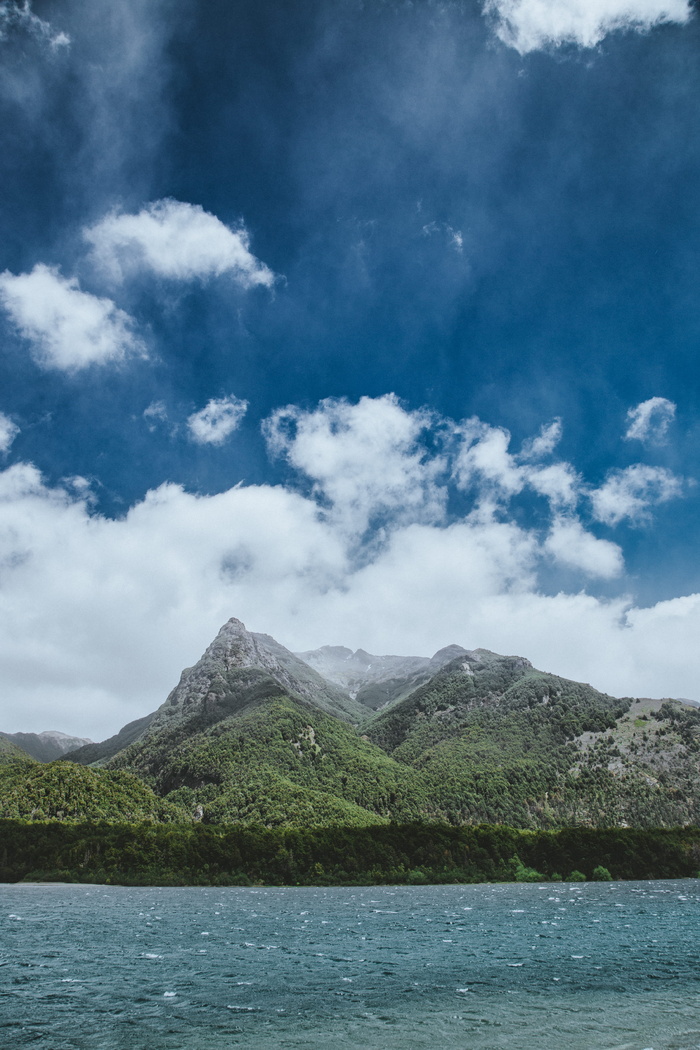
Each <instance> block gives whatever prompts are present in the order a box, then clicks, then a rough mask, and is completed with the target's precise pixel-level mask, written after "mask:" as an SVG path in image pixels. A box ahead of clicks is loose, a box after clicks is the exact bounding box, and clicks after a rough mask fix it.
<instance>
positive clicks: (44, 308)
mask: <svg viewBox="0 0 700 1050" xmlns="http://www.w3.org/2000/svg"><path fill="white" fill-rule="evenodd" d="M0 303H2V305H3V306H4V308H5V310H6V311H7V313H8V314H9V316H10V318H11V319H12V321H13V322H14V324H15V326H16V328H17V330H18V331H19V333H20V334H21V335H22V336H23V337H24V338H25V339H27V340H28V341H29V342H30V343H31V347H32V353H33V356H34V358H35V359H36V361H37V363H38V364H39V365H41V366H42V367H43V368H55V369H59V370H60V371H64V372H76V371H78V370H79V369H81V368H85V367H87V366H88V365H94V364H99V365H102V364H106V363H107V362H111V361H120V360H122V359H123V358H124V357H126V356H127V355H128V354H132V353H144V347H143V344H142V343H141V341H140V340H139V339H138V338H137V336H136V335H135V334H134V330H133V329H134V322H133V320H132V318H131V317H129V315H128V314H127V313H125V312H124V311H123V310H120V309H118V307H117V306H116V305H115V303H113V302H112V300H111V299H103V298H100V297H98V296H96V295H91V294H90V293H89V292H83V291H81V289H80V288H79V286H78V282H77V280H76V279H75V278H67V277H62V276H61V274H60V272H59V271H58V270H57V269H55V268H53V267H49V266H44V265H43V264H42V263H39V264H37V265H36V266H35V267H34V269H33V270H32V272H31V273H23V274H18V275H15V274H11V273H9V271H7V270H6V271H5V272H4V273H3V274H0Z"/></svg>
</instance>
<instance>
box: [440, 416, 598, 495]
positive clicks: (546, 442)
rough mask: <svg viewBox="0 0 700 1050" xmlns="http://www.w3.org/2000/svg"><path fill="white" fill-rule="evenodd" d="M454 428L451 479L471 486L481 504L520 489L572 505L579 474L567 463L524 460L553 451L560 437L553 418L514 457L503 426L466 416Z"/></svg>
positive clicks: (462, 485)
mask: <svg viewBox="0 0 700 1050" xmlns="http://www.w3.org/2000/svg"><path fill="white" fill-rule="evenodd" d="M458 433H459V434H460V435H461V438H462V444H461V448H460V450H459V452H458V454H457V456H456V458H455V462H454V466H453V476H454V479H455V481H456V483H457V485H458V486H459V487H460V488H462V489H465V490H466V489H470V488H471V489H474V488H475V489H476V490H477V491H478V492H479V494H480V499H481V501H482V504H483V505H484V506H486V507H493V506H495V505H497V504H498V503H502V502H507V501H509V500H510V499H512V497H513V496H516V495H517V494H518V493H520V492H522V491H523V489H525V488H531V489H533V490H534V491H535V492H538V493H539V494H540V495H541V496H545V497H546V498H547V499H548V500H549V502H550V504H551V505H552V507H554V508H555V509H561V508H572V507H574V506H575V505H576V502H577V500H578V496H579V490H580V478H579V476H578V474H577V473H576V471H575V470H574V468H573V467H572V466H571V464H570V463H564V462H560V463H552V464H550V465H548V466H539V465H537V464H533V463H531V462H529V461H530V460H539V459H542V458H544V457H545V456H547V455H549V453H551V452H552V451H553V449H554V447H555V446H556V444H557V442H558V441H559V438H560V436H561V421H560V420H559V419H555V420H554V421H553V422H552V423H550V424H548V425H547V426H544V427H542V429H541V430H540V433H539V435H538V436H537V437H534V438H531V439H529V440H528V441H526V442H524V444H523V448H522V451H521V452H520V455H518V456H515V455H513V454H512V453H511V452H510V451H509V447H510V433H509V432H508V431H507V430H505V429H504V428H503V427H492V426H489V425H488V424H487V423H482V422H481V420H479V419H469V420H467V421H466V422H465V423H463V424H461V425H460V426H459V427H458ZM523 461H524V462H523Z"/></svg>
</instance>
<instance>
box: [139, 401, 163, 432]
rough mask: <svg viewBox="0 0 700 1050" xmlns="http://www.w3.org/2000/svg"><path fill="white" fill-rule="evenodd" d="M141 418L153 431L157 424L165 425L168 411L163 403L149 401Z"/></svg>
mask: <svg viewBox="0 0 700 1050" xmlns="http://www.w3.org/2000/svg"><path fill="white" fill-rule="evenodd" d="M143 418H144V419H145V420H146V424H147V426H148V429H149V430H151V431H153V430H155V429H156V427H157V425H158V424H159V423H167V421H168V410H167V408H166V405H165V401H151V403H150V405H147V407H146V408H144V410H143Z"/></svg>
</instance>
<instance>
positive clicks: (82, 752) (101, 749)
mask: <svg viewBox="0 0 700 1050" xmlns="http://www.w3.org/2000/svg"><path fill="white" fill-rule="evenodd" d="M154 718H155V711H154V712H153V713H152V714H150V715H145V716H144V717H143V718H137V719H135V720H134V721H133V722H128V723H127V725H125V726H123V728H122V729H120V730H119V732H118V733H115V735H114V736H111V737H109V738H108V739H107V740H103V741H102V742H101V743H99V744H93V743H88V744H85V745H84V746H83V747H78V748H76V749H75V751H67V752H66V753H65V755H64V756H63V758H65V759H67V760H69V761H70V762H77V763H78V765H81V766H91V765H97V764H102V763H104V762H105V761H106V760H107V759H108V758H112V756H113V755H116V754H118V752H119V751H123V750H124V748H125V747H128V746H129V744H132V743H133V742H134V740H138V739H139V737H141V736H143V734H144V733H145V732H146V730H147V729H148V727H149V726H150V724H151V722H152V721H153V719H154Z"/></svg>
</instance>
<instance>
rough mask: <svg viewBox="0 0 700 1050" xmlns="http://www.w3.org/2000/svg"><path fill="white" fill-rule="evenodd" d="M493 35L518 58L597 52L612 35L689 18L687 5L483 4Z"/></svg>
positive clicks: (620, 0) (679, 0)
mask: <svg viewBox="0 0 700 1050" xmlns="http://www.w3.org/2000/svg"><path fill="white" fill-rule="evenodd" d="M484 11H485V12H486V14H487V15H488V16H490V17H492V18H493V19H494V22H495V28H496V33H497V34H498V36H499V37H500V39H501V40H502V41H503V42H504V43H505V44H507V45H508V46H509V47H514V48H515V49H516V50H517V51H519V52H520V54H521V55H524V54H527V52H529V51H536V50H539V49H541V48H547V47H553V46H554V47H556V46H558V45H561V44H575V45H578V46H579V47H595V45H596V44H599V43H600V41H601V40H602V39H603V37H605V36H606V35H607V34H608V33H612V32H615V31H616V30H636V31H637V32H645V31H648V30H650V29H652V28H653V27H654V26H656V25H659V24H661V23H664V22H675V23H678V24H683V23H685V22H687V21H688V19H689V18H690V11H691V9H690V4H689V3H688V0H486V2H485V4H484Z"/></svg>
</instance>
